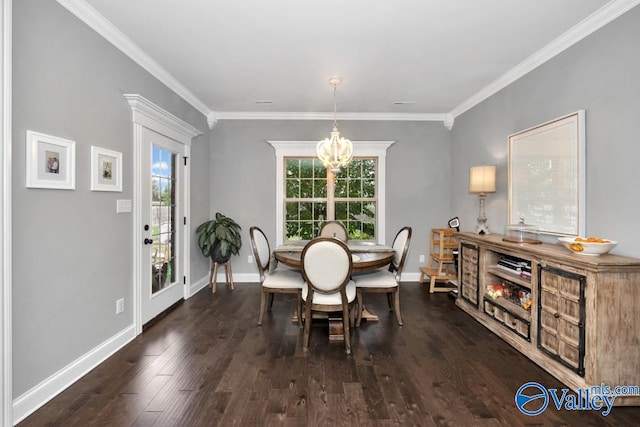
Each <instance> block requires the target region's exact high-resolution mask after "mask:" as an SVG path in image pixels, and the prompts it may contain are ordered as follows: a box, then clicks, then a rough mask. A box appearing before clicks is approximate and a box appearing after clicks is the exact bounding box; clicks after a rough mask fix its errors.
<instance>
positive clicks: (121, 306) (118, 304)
mask: <svg viewBox="0 0 640 427" xmlns="http://www.w3.org/2000/svg"><path fill="white" fill-rule="evenodd" d="M123 311H124V298H120V299H119V300H117V301H116V314H120V313H122V312H123Z"/></svg>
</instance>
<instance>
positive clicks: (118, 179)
mask: <svg viewBox="0 0 640 427" xmlns="http://www.w3.org/2000/svg"><path fill="white" fill-rule="evenodd" d="M91 191H122V153H119V152H117V151H111V150H107V149H106V148H100V147H94V146H91Z"/></svg>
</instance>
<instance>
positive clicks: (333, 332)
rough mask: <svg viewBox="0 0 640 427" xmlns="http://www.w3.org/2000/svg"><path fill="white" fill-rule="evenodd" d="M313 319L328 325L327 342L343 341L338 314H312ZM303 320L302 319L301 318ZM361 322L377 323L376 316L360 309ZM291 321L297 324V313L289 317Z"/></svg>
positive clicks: (342, 329)
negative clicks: (322, 320) (325, 321)
mask: <svg viewBox="0 0 640 427" xmlns="http://www.w3.org/2000/svg"><path fill="white" fill-rule="evenodd" d="M302 316H304V309H303V310H302ZM312 316H313V318H314V319H327V321H328V323H329V341H331V342H334V341H344V328H343V324H342V315H341V314H340V312H335V313H322V312H314V313H313V315H312ZM303 320H304V317H303ZM362 320H368V321H370V322H377V321H378V320H379V318H378V316H377V315H376V314H375V313H374V312H372V311H370V310H367V307H366V306H365V307H363V308H362ZM291 321H292V322H294V323H296V324H297V323H298V313H297V312H295V311H294V312H293V315H291Z"/></svg>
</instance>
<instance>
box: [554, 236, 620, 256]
mask: <svg viewBox="0 0 640 427" xmlns="http://www.w3.org/2000/svg"><path fill="white" fill-rule="evenodd" d="M558 240H559V241H560V243H562V244H563V245H564V246H565V247H566V248H567V249H569V250H570V251H571V252H573V253H574V254H578V255H587V256H599V255H602V254H606V253H608V252H609V251H610V250H611V249H613V248H615V247H616V245H617V244H618V242H617V241H615V240H609V239H601V238H599V237H560V238H558Z"/></svg>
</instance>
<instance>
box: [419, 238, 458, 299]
mask: <svg viewBox="0 0 640 427" xmlns="http://www.w3.org/2000/svg"><path fill="white" fill-rule="evenodd" d="M457 249H458V239H457V238H456V231H455V230H452V229H450V228H433V229H431V248H430V254H429V262H428V265H427V266H425V267H420V283H425V281H426V280H427V279H428V280H429V292H430V293H434V292H449V291H451V290H454V289H457V288H456V287H454V286H447V285H446V284H447V283H448V282H449V280H455V279H456V278H457V274H456V266H455V262H456V261H455V258H454V256H453V251H455V250H457ZM438 282H445V286H436V284H437V283H438Z"/></svg>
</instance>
